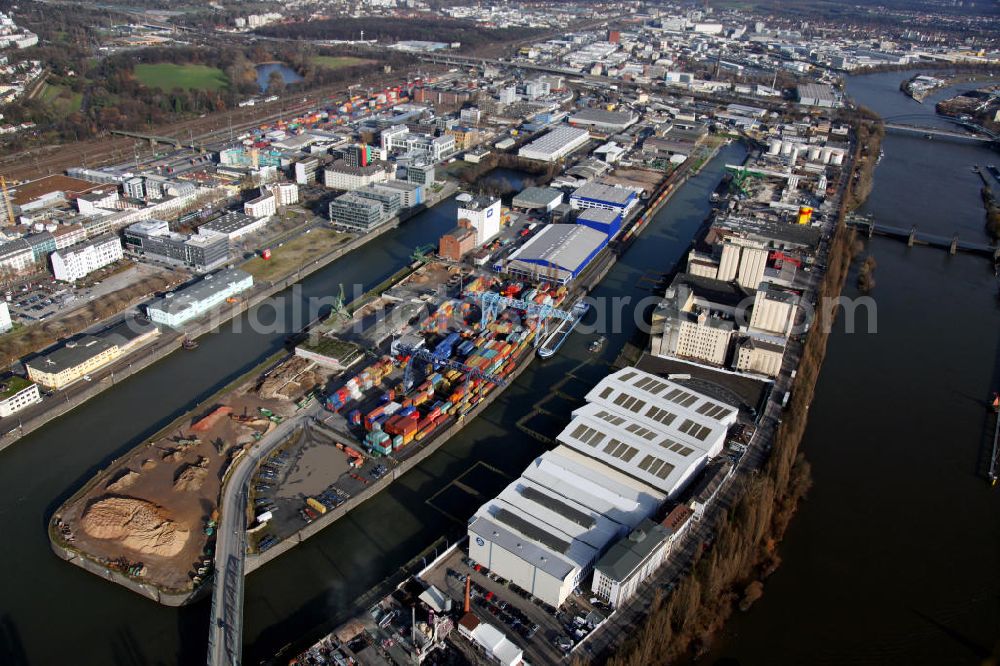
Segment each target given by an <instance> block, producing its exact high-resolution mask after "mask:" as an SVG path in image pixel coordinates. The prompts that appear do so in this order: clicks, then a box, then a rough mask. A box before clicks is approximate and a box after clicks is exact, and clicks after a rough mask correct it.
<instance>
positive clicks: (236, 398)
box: [50, 357, 320, 594]
mask: <svg viewBox="0 0 1000 666" xmlns="http://www.w3.org/2000/svg"><path fill="white" fill-rule="evenodd" d="M319 378H320V376H319V375H318V374H317V373H316V372H315V366H314V364H312V363H310V362H308V361H306V360H304V359H301V358H296V357H286V359H285V360H284V361H282V362H280V363H278V364H277V365H274V366H273V367H271V368H269V369H268V370H267V371H266V372H265V373H263V374H262V375H258V374H254V375H253V376H252V377H250V378H249V379H247V380H245V381H243V382H241V383H239V385H238V386H236V387H235V388H234V389H232V390H230V391H228V392H225V393H223V394H221V395H219V396H218V397H217V398H216V399H214V400H211V401H209V402H207V403H205V404H204V405H203V406H202V407H200V408H199V409H198V411H196V412H193V413H191V414H188V415H185V416H184V417H182V418H181V419H179V420H178V421H176V422H175V423H173V424H172V425H171V426H169V427H168V428H166V429H164V430H163V431H161V432H160V433H159V434H158V435H156V436H154V437H153V438H151V439H150V440H148V441H146V442H144V443H143V444H142V445H140V446H139V447H137V448H136V449H134V450H133V451H132V452H130V453H129V454H128V455H126V456H125V457H123V458H121V459H120V460H118V461H116V463H115V464H114V465H112V466H111V467H110V468H108V469H106V470H104V471H102V472H101V473H100V474H98V475H97V476H96V477H95V478H94V479H92V480H91V482H90V483H88V484H87V485H86V486H85V487H84V488H83V489H81V490H80V491H79V492H78V493H76V494H75V495H74V496H73V497H72V498H70V499H69V500H68V501H67V502H66V503H65V504H64V505H63V506H62V507H61V508H60V509H59V510H58V511H57V512H56V514H55V515H54V516H53V517H52V521H51V528H52V529H51V532H50V533H51V535H52V538H53V540H54V542H55V543H56V544H57V545H59V546H60V547H61V548H62V549H63V551H64V552H67V553H73V554H76V555H78V556H82V557H84V558H87V559H89V560H91V561H92V562H95V563H97V564H99V565H101V566H103V567H105V568H106V569H108V570H109V571H116V572H118V573H120V574H122V575H125V576H127V577H129V578H132V579H135V580H137V581H141V582H142V583H144V584H148V585H152V586H154V587H155V588H157V589H158V590H161V591H163V592H169V593H174V594H183V593H185V592H191V591H193V590H194V589H195V588H196V587H197V586H198V584H199V583H200V582H201V581H202V580H204V579H205V577H206V575H207V574H208V572H209V571H210V569H211V562H212V553H213V545H214V532H215V527H216V521H217V520H218V511H217V506H218V501H219V492H220V488H221V485H222V480H223V479H224V478H225V475H226V471H227V469H229V467H230V465H231V464H232V463H233V461H234V460H236V459H237V458H238V457H239V456H240V455H241V454H242V453H243V451H244V450H245V448H246V447H247V445H249V444H251V443H253V442H254V441H256V440H258V439H260V438H262V437H263V436H264V435H266V434H267V433H268V432H270V431H271V430H272V429H273V428H274V427H275V426H276V424H277V423H280V422H281V421H282V420H283V419H285V418H287V417H288V416H290V415H291V414H293V413H294V412H295V411H296V404H295V403H294V400H296V399H298V398H300V397H301V396H302V395H304V394H306V393H308V392H311V391H312V389H313V387H314V386H315V385H316V384H317V382H318V381H319Z"/></svg>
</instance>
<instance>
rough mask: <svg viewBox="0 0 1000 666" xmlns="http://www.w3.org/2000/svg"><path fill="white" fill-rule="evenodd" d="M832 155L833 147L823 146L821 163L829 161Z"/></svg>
mask: <svg viewBox="0 0 1000 666" xmlns="http://www.w3.org/2000/svg"><path fill="white" fill-rule="evenodd" d="M832 155H833V148H830V147H829V146H827V147H825V148H823V152H822V154H821V158H820V159H821V161H822V162H823V164H829V163H830V157H831V156H832Z"/></svg>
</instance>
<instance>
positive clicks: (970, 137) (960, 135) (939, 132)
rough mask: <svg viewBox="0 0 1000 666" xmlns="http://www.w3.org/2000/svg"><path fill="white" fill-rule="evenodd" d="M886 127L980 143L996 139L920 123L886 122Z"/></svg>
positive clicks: (908, 132)
mask: <svg viewBox="0 0 1000 666" xmlns="http://www.w3.org/2000/svg"><path fill="white" fill-rule="evenodd" d="M885 128H886V129H887V130H892V131H895V132H902V133H905V134H920V135H923V136H927V137H948V138H953V139H965V140H967V141H979V142H980V143H993V141H994V139H992V138H990V137H988V136H979V135H976V134H970V133H968V132H958V131H955V130H947V129H942V128H935V127H921V126H919V125H910V124H907V123H899V122H895V123H886V124H885Z"/></svg>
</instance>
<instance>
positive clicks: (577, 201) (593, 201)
mask: <svg viewBox="0 0 1000 666" xmlns="http://www.w3.org/2000/svg"><path fill="white" fill-rule="evenodd" d="M638 202H639V193H638V192H636V191H635V190H633V189H632V188H629V187H616V186H613V185H605V184H603V183H595V182H590V183H584V184H583V185H581V186H580V187H578V188H576V190H575V191H574V192H573V194H571V195H570V197H569V205H570V206H572V207H573V208H575V209H577V210H582V209H584V208H605V209H608V210H614V211H617V212H619V213H621V215H622V216H623V217H624V216H625V215H627V214H628V212H629V211H630V210H632V207H633V206H635V205H636V204H637V203H638Z"/></svg>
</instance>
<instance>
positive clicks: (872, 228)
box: [868, 222, 875, 240]
mask: <svg viewBox="0 0 1000 666" xmlns="http://www.w3.org/2000/svg"><path fill="white" fill-rule="evenodd" d="M874 235H875V223H874V222H872V223H871V224H869V225H868V240H871V239H872V236H874Z"/></svg>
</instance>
